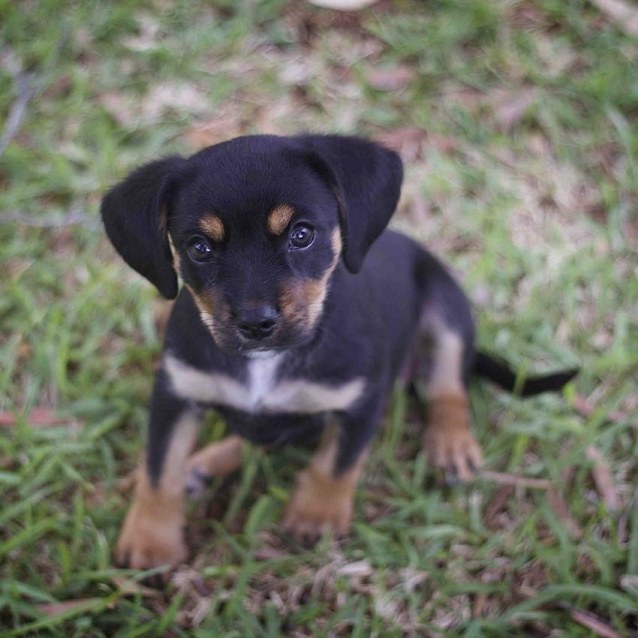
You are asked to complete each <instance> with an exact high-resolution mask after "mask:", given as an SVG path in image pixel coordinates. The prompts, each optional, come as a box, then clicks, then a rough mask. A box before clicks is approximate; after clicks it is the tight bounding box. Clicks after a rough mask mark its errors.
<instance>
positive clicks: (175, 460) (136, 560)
mask: <svg viewBox="0 0 638 638" xmlns="http://www.w3.org/2000/svg"><path fill="white" fill-rule="evenodd" d="M198 427H199V420H198V418H197V417H196V416H195V415H194V414H190V413H189V414H185V415H183V416H182V417H181V418H180V419H179V421H178V422H177V423H176V424H175V428H174V430H173V433H172V436H171V441H170V443H169V448H168V452H167V454H166V458H165V459H164V463H163V466H162V473H161V476H160V481H159V485H158V486H157V487H153V486H152V485H151V483H150V480H149V477H148V472H147V471H146V467H145V464H143V466H142V467H140V468H139V469H138V471H137V481H136V485H135V495H134V497H133V503H132V505H131V508H130V509H129V511H128V514H127V516H126V520H125V521H124V525H123V527H122V531H121V533H120V537H119V540H118V543H117V548H116V555H117V559H118V561H119V562H121V563H126V564H128V565H130V566H131V567H134V568H136V569H144V568H149V567H155V566H158V565H165V564H169V565H177V564H179V563H181V562H182V561H184V560H185V559H186V555H187V550H186V544H185V542H184V537H183V531H182V528H183V526H184V522H185V516H184V483H185V480H186V470H187V462H188V457H189V455H190V453H191V450H192V449H193V446H194V444H195V438H196V435H197V430H198Z"/></svg>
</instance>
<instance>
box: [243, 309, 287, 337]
mask: <svg viewBox="0 0 638 638" xmlns="http://www.w3.org/2000/svg"><path fill="white" fill-rule="evenodd" d="M278 320H279V313H278V312H277V309H276V308H273V306H270V305H268V304H264V305H259V306H255V307H252V308H246V309H243V310H241V311H240V312H238V313H237V329H238V330H239V333H240V334H241V336H242V337H244V339H251V340H258V339H265V338H266V337H267V336H269V335H271V334H272V333H273V331H274V330H275V326H276V325H277V321H278Z"/></svg>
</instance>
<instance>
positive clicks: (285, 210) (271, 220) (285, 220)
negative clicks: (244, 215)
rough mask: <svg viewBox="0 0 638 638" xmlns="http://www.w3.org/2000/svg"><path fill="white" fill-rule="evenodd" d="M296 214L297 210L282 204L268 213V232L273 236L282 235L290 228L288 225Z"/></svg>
mask: <svg viewBox="0 0 638 638" xmlns="http://www.w3.org/2000/svg"><path fill="white" fill-rule="evenodd" d="M294 214H295V209H294V208H293V207H292V206H289V205H288V204H280V205H279V206H276V207H275V208H273V209H272V210H271V211H270V213H268V221H267V223H266V226H267V228H268V232H269V233H271V234H272V235H281V234H282V233H283V232H284V231H285V230H286V228H288V224H289V223H290V220H291V219H292V216H293V215H294Z"/></svg>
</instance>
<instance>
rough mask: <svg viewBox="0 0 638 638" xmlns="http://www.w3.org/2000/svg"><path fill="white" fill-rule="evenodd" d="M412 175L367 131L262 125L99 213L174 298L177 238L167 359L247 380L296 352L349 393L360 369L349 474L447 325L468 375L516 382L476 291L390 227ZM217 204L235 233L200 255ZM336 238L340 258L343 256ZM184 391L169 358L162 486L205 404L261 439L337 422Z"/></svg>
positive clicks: (132, 188) (548, 385)
mask: <svg viewBox="0 0 638 638" xmlns="http://www.w3.org/2000/svg"><path fill="white" fill-rule="evenodd" d="M401 181H402V166H401V161H400V159H399V158H398V156H397V155H396V154H395V153H393V152H392V151H389V150H387V149H384V148H382V147H380V146H378V145H376V144H373V143H371V142H368V141H365V140H361V139H358V138H350V137H338V136H312V135H310V136H308V135H307V136H300V137H293V138H283V137H277V136H250V137H244V138H238V139H235V140H232V141H229V142H225V143H223V144H219V145H216V146H213V147H210V148H206V149H204V150H202V151H201V152H199V153H197V154H195V155H193V156H192V157H190V158H189V159H182V158H178V157H171V158H168V159H165V160H160V161H157V162H153V163H151V164H148V165H146V166H144V167H142V168H140V169H138V170H137V171H135V172H134V173H132V174H131V175H130V176H129V177H128V178H127V179H126V180H124V181H123V182H122V183H121V184H119V185H117V186H115V187H114V188H113V189H112V190H111V191H109V193H108V194H107V195H106V197H105V198H104V201H103V204H102V217H103V219H104V224H105V226H106V230H107V233H108V235H109V237H110V239H111V241H112V242H113V244H114V245H115V247H116V248H117V250H118V251H119V252H120V253H121V255H122V256H123V257H124V259H125V260H126V261H127V262H128V263H129V264H130V265H131V266H132V267H133V268H134V269H135V270H137V271H138V272H139V273H141V274H142V275H144V276H145V277H147V278H148V279H149V280H150V281H151V282H152V283H153V284H154V285H155V286H156V287H157V288H158V289H159V291H160V292H161V293H162V294H163V295H164V296H165V297H168V298H173V297H175V296H176V295H177V274H176V272H175V267H174V263H175V262H174V260H173V257H172V255H171V246H170V243H169V237H170V239H171V240H172V244H173V246H174V248H175V250H176V252H177V255H178V257H179V259H178V262H179V264H180V270H181V272H180V275H181V277H182V278H183V280H184V282H185V284H186V286H185V287H183V288H182V289H181V291H180V292H179V295H178V297H177V301H176V303H175V306H174V308H173V311H172V315H171V319H170V321H169V324H168V329H167V334H166V345H165V352H166V355H167V356H170V357H174V358H175V359H177V360H178V361H180V362H182V363H183V364H185V365H187V366H189V368H190V369H192V370H195V371H198V372H201V373H205V374H215V375H223V379H225V380H228V381H229V382H231V383H233V384H239V387H248V385H249V384H248V376H249V371H250V366H251V361H252V359H251V358H249V357H250V356H253V355H258V354H259V353H260V352H263V351H268V352H269V353H271V354H272V353H284V355H285V356H284V357H283V358H282V359H281V364H280V366H279V368H278V369H277V381H278V382H292V381H295V380H302V381H303V382H304V383H314V384H319V385H321V386H322V387H325V388H328V389H330V390H331V391H334V392H335V393H338V392H339V391H340V389H343V388H344V387H347V384H348V383H351V382H352V381H353V380H357V379H362V380H363V381H362V383H363V386H362V390H361V393H360V394H359V395H358V396H357V398H356V400H354V401H353V402H352V404H349V405H348V406H347V407H345V408H344V409H342V410H340V411H339V414H338V418H339V423H340V440H339V451H338V458H337V463H336V467H335V469H334V471H335V474H336V475H338V474H340V473H342V472H344V471H345V470H346V469H348V468H349V467H351V466H352V464H353V463H354V462H355V461H356V460H357V459H358V458H359V456H360V455H361V453H362V451H363V450H364V449H365V448H366V446H367V444H368V442H369V440H370V438H371V437H372V435H373V434H374V432H375V430H376V428H377V425H378V423H379V421H380V418H381V415H382V413H383V410H384V408H385V406H386V401H387V398H388V396H389V395H390V392H391V390H392V387H393V385H394V383H395V382H396V380H397V378H399V377H401V378H402V379H403V380H406V381H409V379H410V377H414V376H415V375H417V376H427V375H428V347H429V346H428V343H429V342H430V341H431V340H432V339H436V335H437V331H436V325H437V324H436V321H438V322H442V324H443V325H444V326H445V328H446V330H449V331H451V332H453V333H454V334H456V335H458V336H459V337H460V339H461V342H462V344H463V361H462V364H463V365H462V370H461V371H460V376H461V382H462V383H463V384H465V385H467V383H468V381H469V378H470V376H471V374H472V373H473V372H475V373H477V374H479V375H482V376H486V377H487V378H489V379H491V380H493V381H495V382H496V383H498V384H500V385H501V386H502V387H504V388H506V389H508V390H510V391H513V390H515V389H516V384H515V381H516V376H515V375H514V374H513V373H512V372H511V371H510V370H509V368H508V367H507V366H506V365H504V364H502V363H499V362H497V361H496V360H495V359H493V358H491V357H489V356H487V355H485V354H482V353H478V354H477V353H476V352H475V350H474V322H473V319H472V313H471V309H470V305H469V302H468V300H467V297H466V296H465V294H464V293H463V291H462V290H461V289H460V287H459V286H458V284H457V283H456V282H455V281H454V279H453V278H452V277H451V276H450V274H449V273H448V271H447V270H446V268H445V267H444V266H443V265H442V264H441V263H440V262H439V261H438V260H437V259H436V258H435V257H434V256H433V255H431V254H430V253H429V252H428V251H427V250H425V249H424V248H423V247H421V246H419V245H418V244H417V243H415V242H414V241H412V240H410V239H408V238H407V237H405V236H403V235H400V234H397V233H394V232H391V231H385V232H383V231H384V228H385V227H386V225H387V223H388V221H389V219H390V217H391V215H392V213H393V211H394V209H395V207H396V205H397V201H398V198H399V194H400V189H401ZM281 205H285V206H289V207H291V208H292V209H293V210H294V216H293V218H292V219H291V221H290V223H289V224H288V227H287V229H286V230H285V232H282V233H280V234H277V233H275V234H273V233H270V234H269V232H268V231H267V228H268V225H267V223H268V219H269V215H270V214H271V213H272V211H273V209H275V208H276V207H278V206H281ZM207 215H209V216H210V215H214V216H215V219H216V220H217V222H218V223H219V224H220V225H221V226H223V237H221V238H219V240H218V241H215V242H211V241H209V239H210V238H208V239H206V241H208V243H209V244H210V250H211V252H210V255H211V258H210V259H209V260H206V261H205V262H199V261H197V260H195V259H194V258H193V257H192V255H191V254H190V253H189V250H190V248H189V247H191V246H192V245H193V241H194V239H193V238H197V237H200V236H201V235H202V230H201V222H202V220H203V219H205V218H206V216H207ZM299 223H304V224H306V225H307V226H311V227H312V228H314V231H315V235H314V242H313V243H312V244H311V245H310V246H309V247H307V248H305V247H304V248H303V249H298V248H297V247H295V246H293V244H292V235H291V232H292V231H291V228H294V227H295V224H299ZM339 236H340V237H341V241H342V242H343V249H342V252H341V258H342V259H339V255H338V254H337V255H335V253H334V250H335V247H336V244H335V238H337V239H338V238H339ZM335 264H336V265H335ZM322 278H323V279H322ZM324 280H325V281H324ZM322 282H323V283H322ZM324 283H325V286H326V288H325V290H326V295H325V299H324V298H322V299H321V300H320V301H321V303H317V304H315V306H316V307H315V310H312V308H313V307H314V306H313V303H315V301H316V300H315V298H314V297H313V298H312V299H310V300H307V299H306V297H305V296H304V295H306V296H307V295H310V294H311V293H312V294H313V295H315V296H316V299H319V296H317V295H319V293H318V292H317V291H319V292H320V291H321V290H322V288H321V286H322V285H324ZM282 291H283V292H282ZM315 311H316V312H315ZM286 312H288V315H286ZM202 313H203V314H202ZM251 313H252V314H251ZM304 313H305V314H304ZM313 313H314V314H313ZM246 316H253V317H254V316H257V317H262V316H263V317H266V316H267V317H272V321H271V322H270V323H272V324H273V325H274V328H273V329H272V331H271V330H270V327H268V330H266V329H264V333H263V338H261V337H260V338H259V339H246V338H245V335H244V336H242V335H241V334H240V330H238V324H239V322H240V318H241V317H246ZM430 320H432V322H430ZM434 320H436V321H434ZM263 323H264V322H263V321H261V324H263ZM261 324H260V323H258V326H257V327H259V325H261ZM262 327H263V326H262ZM572 376H573V371H569V372H566V373H559V374H556V375H550V376H547V377H542V378H532V379H528V380H527V381H526V382H525V384H524V385H522V386H521V388H519V391H520V392H521V394H523V395H528V394H535V393H537V392H543V391H546V390H551V389H558V388H560V387H562V386H563V385H564V384H565V383H566V382H567V381H568V380H569V379H570V378H571V377H572ZM205 390H206V388H205ZM247 392H248V390H247ZM183 395H184V393H182V396H180V393H179V392H177V391H176V390H175V388H174V387H173V385H172V382H171V378H170V375H169V373H168V372H167V370H166V360H165V361H164V364H163V365H162V367H161V369H160V371H159V372H158V374H157V378H156V383H155V389H154V392H153V398H152V405H151V417H150V432H149V445H148V470H149V475H150V477H151V479H152V483H153V484H157V483H158V481H159V478H160V476H161V473H162V464H163V462H164V459H165V457H166V452H167V449H168V447H169V445H170V442H171V436H172V433H173V428H174V424H175V422H176V421H177V420H178V418H179V416H180V414H182V413H184V412H185V411H186V410H188V409H192V407H193V405H195V404H197V405H198V406H199V407H201V408H209V407H210V408H215V409H217V410H218V411H219V412H220V413H221V414H222V415H223V416H224V417H225V419H226V422H227V425H228V428H229V430H230V431H231V432H235V433H237V434H240V435H241V436H243V437H245V438H247V439H249V440H251V441H253V442H255V443H258V444H269V445H270V444H279V443H284V442H288V441H294V440H307V439H308V438H311V437H315V436H316V435H318V434H319V433H320V432H321V430H322V428H323V426H324V422H325V421H324V416H325V414H324V413H323V412H322V411H321V409H317V408H316V406H312V405H311V403H309V404H308V407H307V409H306V408H304V409H302V408H299V411H298V412H295V411H290V410H285V409H283V408H282V409H280V410H274V411H273V410H265V409H261V408H260V407H259V406H256V407H255V408H254V409H250V410H249V409H238V408H237V405H234V404H233V402H232V401H228V400H223V399H221V398H220V399H219V400H206V399H201V400H195V399H189V398H187V397H185V396H183ZM215 396H218V395H215ZM219 396H221V395H219ZM295 405H296V404H295ZM284 407H285V406H284Z"/></svg>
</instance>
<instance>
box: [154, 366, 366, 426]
mask: <svg viewBox="0 0 638 638" xmlns="http://www.w3.org/2000/svg"><path fill="white" fill-rule="evenodd" d="M283 359H284V355H274V356H271V357H269V358H266V359H253V360H249V361H248V362H247V365H246V370H245V374H244V376H243V378H242V379H241V380H239V379H237V378H235V377H232V376H230V375H227V374H225V373H223V372H205V371H202V370H199V369H197V368H193V367H192V366H189V365H188V364H186V363H184V362H183V361H180V360H179V359H177V358H175V357H174V356H172V355H167V356H166V358H165V361H164V368H165V370H166V373H167V374H168V377H169V379H170V381H171V386H172V389H173V391H174V392H175V393H176V394H177V395H178V396H179V397H181V398H183V399H188V400H193V401H197V402H199V403H205V404H211V405H218V406H226V407H229V408H233V409H235V410H240V411H242V412H247V413H251V414H260V413H266V414H277V413H287V414H317V413H320V412H331V411H340V410H347V409H348V408H349V407H350V406H351V405H352V404H353V403H355V402H356V401H357V399H358V398H359V397H360V396H361V394H362V393H363V389H364V381H363V379H361V378H355V379H352V380H350V381H347V382H345V383H340V384H331V383H321V382H317V381H311V380H309V379H303V378H290V377H286V376H284V375H283V374H282V364H283V362H284V361H283Z"/></svg>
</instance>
